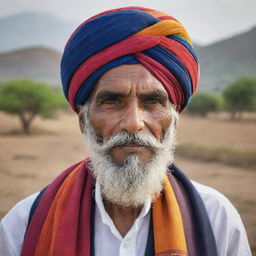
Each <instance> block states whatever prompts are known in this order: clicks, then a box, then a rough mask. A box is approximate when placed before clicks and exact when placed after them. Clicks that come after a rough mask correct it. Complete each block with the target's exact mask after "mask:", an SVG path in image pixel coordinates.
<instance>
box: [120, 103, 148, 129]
mask: <svg viewBox="0 0 256 256" xmlns="http://www.w3.org/2000/svg"><path fill="white" fill-rule="evenodd" d="M144 127H145V123H144V113H143V111H142V110H141V109H140V108H139V106H138V105H137V104H136V103H131V104H130V106H129V107H127V109H126V110H125V113H123V116H122V121H121V123H120V129H121V130H125V131H127V132H129V133H136V132H139V131H141V130H143V129H144Z"/></svg>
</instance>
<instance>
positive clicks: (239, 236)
mask: <svg viewBox="0 0 256 256" xmlns="http://www.w3.org/2000/svg"><path fill="white" fill-rule="evenodd" d="M192 183H193V185H194V186H195V188H196V190H197V191H198V193H199V194H200V196H201V198H202V200H203V202H204V205H205V208H206V211H207V213H208V216H209V219H210V222H211V225H212V229H213V233H214V236H215V239H216V243H217V248H218V252H219V255H246V256H249V255H251V253H250V248H249V244H248V240H247V235H246V231H245V229H244V225H243V223H242V220H241V217H240V215H239V213H238V212H237V210H236V208H235V207H234V206H233V204H232V203H231V202H230V201H229V199H228V198H227V197H226V196H224V195H223V194H222V193H220V192H219V191H217V190H216V189H214V188H211V187H209V186H205V185H202V184H200V183H197V182H194V181H192Z"/></svg>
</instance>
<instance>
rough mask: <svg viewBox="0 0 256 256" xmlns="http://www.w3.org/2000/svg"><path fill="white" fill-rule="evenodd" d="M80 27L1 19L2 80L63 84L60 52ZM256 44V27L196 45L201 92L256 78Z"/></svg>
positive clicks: (38, 16)
mask: <svg viewBox="0 0 256 256" xmlns="http://www.w3.org/2000/svg"><path fill="white" fill-rule="evenodd" d="M77 25H78V24H76V23H75V22H73V23H72V22H66V21H63V20H60V19H57V18H56V17H54V16H52V15H49V14H44V13H20V14H16V15H12V16H7V17H2V18H0V35H1V40H0V81H4V80H8V79H15V78H19V77H23V78H24V77H27V78H30V79H34V80H39V81H45V82H48V83H51V84H53V85H56V84H60V78H59V65H60V58H61V53H60V52H62V51H63V48H64V45H65V42H66V41H67V39H68V38H69V36H70V34H71V33H72V31H73V30H74V29H75V27H76V26H77ZM255 42H256V27H255V28H252V29H251V30H249V31H247V32H244V33H242V34H239V35H236V36H233V37H231V38H227V39H225V40H221V41H219V42H216V43H213V44H210V45H207V46H200V45H195V51H196V53H197V55H198V57H199V62H200V73H201V78H200V82H199V89H200V90H206V91H220V90H222V88H223V87H225V86H226V85H228V84H229V83H230V82H232V81H233V80H235V79H237V78H238V77H241V76H248V77H256V43H255Z"/></svg>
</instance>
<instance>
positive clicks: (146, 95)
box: [139, 90, 168, 101]
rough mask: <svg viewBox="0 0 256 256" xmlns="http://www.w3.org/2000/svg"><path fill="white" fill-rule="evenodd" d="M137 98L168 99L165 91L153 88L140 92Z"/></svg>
mask: <svg viewBox="0 0 256 256" xmlns="http://www.w3.org/2000/svg"><path fill="white" fill-rule="evenodd" d="M139 98H141V99H159V100H161V101H166V100H167V99H168V95H167V93H165V92H164V91H162V90H154V91H152V92H146V93H140V94H139Z"/></svg>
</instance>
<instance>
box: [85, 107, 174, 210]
mask: <svg viewBox="0 0 256 256" xmlns="http://www.w3.org/2000/svg"><path fill="white" fill-rule="evenodd" d="M84 112H85V133H86V134H87V136H86V138H87V146H88V150H89V154H90V158H91V165H92V169H93V175H94V177H95V178H96V181H97V183H98V184H99V185H100V188H101V194H102V196H103V198H105V199H107V200H108V201H110V202H112V203H115V204H117V205H119V206H122V207H139V206H142V205H144V203H145V202H146V201H147V200H148V199H151V200H154V199H155V198H156V196H158V195H159V194H160V192H161V191H162V189H163V185H162V182H163V180H164V178H165V175H166V171H167V168H168V165H169V164H171V163H173V160H174V150H175V145H176V128H175V124H174V123H175V121H174V120H175V119H174V118H172V122H171V124H170V126H169V127H168V129H167V130H166V132H165V135H164V138H163V140H162V142H159V141H157V140H156V138H155V137H154V136H153V135H152V134H150V133H145V132H138V133H136V134H134V135H131V134H129V133H127V132H120V133H118V134H115V135H113V136H111V137H109V138H106V139H104V140H103V141H102V142H101V143H99V142H97V141H99V136H97V135H96V132H95V131H94V129H93V127H92V126H91V124H90V122H89V120H88V118H87V111H84ZM134 137H135V140H136V141H135V142H136V143H139V144H144V145H146V146H147V147H149V149H150V150H151V151H152V152H153V153H152V157H151V159H150V160H149V161H148V162H146V163H143V162H142V161H140V160H139V158H138V156H137V155H136V154H129V155H128V156H127V158H126V159H125V162H124V164H123V165H118V164H116V163H115V162H113V160H112V157H111V155H110V154H109V152H110V150H111V148H113V146H114V145H115V146H117V145H122V144H124V143H129V142H131V140H133V139H134ZM133 142H134V141H133Z"/></svg>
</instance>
